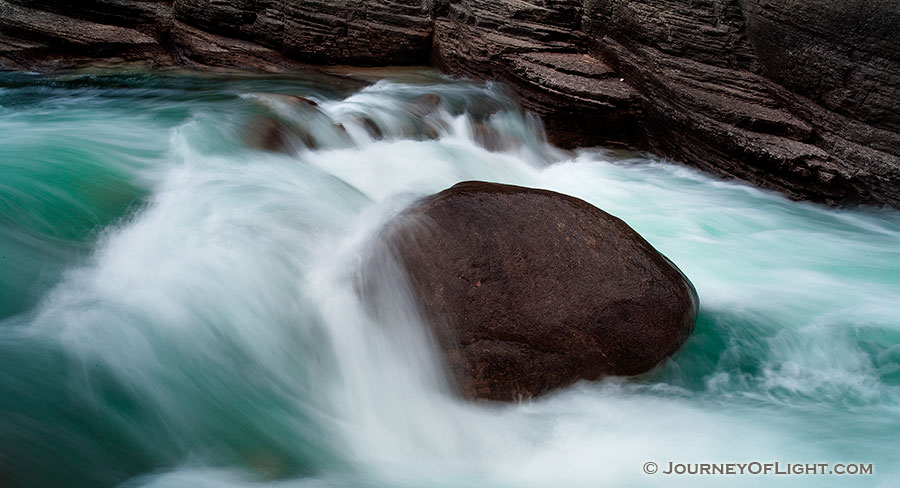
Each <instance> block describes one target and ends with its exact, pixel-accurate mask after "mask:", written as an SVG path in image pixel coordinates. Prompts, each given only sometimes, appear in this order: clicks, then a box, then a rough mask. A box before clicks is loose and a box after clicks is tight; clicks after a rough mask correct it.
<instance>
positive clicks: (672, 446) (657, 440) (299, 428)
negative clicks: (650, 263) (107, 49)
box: [9, 82, 900, 487]
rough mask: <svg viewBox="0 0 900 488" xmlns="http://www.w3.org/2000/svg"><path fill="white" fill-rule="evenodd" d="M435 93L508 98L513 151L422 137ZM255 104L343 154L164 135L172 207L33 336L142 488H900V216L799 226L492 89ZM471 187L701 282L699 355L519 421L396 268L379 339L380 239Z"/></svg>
mask: <svg viewBox="0 0 900 488" xmlns="http://www.w3.org/2000/svg"><path fill="white" fill-rule="evenodd" d="M417 93H438V94H440V95H441V96H442V98H443V99H444V100H445V103H446V104H447V105H452V104H453V100H463V101H464V100H466V99H468V98H471V97H474V96H488V97H492V98H493V99H495V100H498V102H497V103H500V104H502V105H503V106H504V107H505V109H506V110H505V111H502V112H499V113H498V114H495V115H494V116H493V117H494V118H493V119H491V124H492V125H493V126H494V127H496V128H497V129H498V130H499V131H500V132H501V133H502V134H503V137H504V138H505V140H512V141H514V142H513V143H512V144H510V149H509V150H508V151H506V152H489V151H487V150H485V149H483V148H481V147H480V146H479V145H478V144H476V143H475V142H474V141H473V140H472V134H471V126H470V119H468V118H467V117H466V116H465V115H455V116H454V115H451V112H450V111H449V110H447V109H446V106H442V107H441V108H440V109H439V110H438V112H437V113H435V114H432V115H429V116H428V117H430V119H429V120H428V121H427V122H428V123H431V124H432V125H433V126H434V127H436V128H437V130H438V131H439V133H440V138H439V139H438V140H413V139H410V138H408V137H403V136H402V134H404V133H405V132H404V131H406V130H407V129H406V128H405V127H406V126H405V125H404V124H407V125H408V124H409V123H410V122H409V120H410V119H409V114H408V112H404V110H403V107H404V105H403V100H408V99H409V98H410V94H413V95H414V94H417ZM240 95H241V96H242V98H241V100H244V101H245V102H246V103H248V104H256V105H259V104H260V103H262V104H263V105H264V106H265V107H267V108H266V109H267V110H271V111H273V112H274V113H278V114H281V115H282V116H284V117H296V119H297V120H298V121H302V122H304V123H305V122H307V121H308V122H309V124H310V125H311V126H312V127H313V128H314V133H315V134H317V135H318V136H319V137H320V141H322V147H321V148H319V149H317V150H305V149H303V150H300V151H298V152H297V153H296V154H291V155H282V154H273V153H266V152H263V151H257V150H252V149H247V148H237V149H235V148H231V147H228V146H227V145H226V146H225V149H223V144H226V143H224V142H223V141H224V140H226V139H229V138H233V134H232V133H231V132H229V131H230V130H231V129H232V128H233V127H232V126H230V125H228V124H224V125H223V124H222V123H221V119H220V112H217V111H216V110H211V109H209V108H208V107H199V108H196V109H195V110H193V112H192V114H193V115H192V116H191V117H190V118H189V119H187V120H186V121H185V122H183V123H180V124H178V125H177V126H175V127H172V128H167V129H165V130H166V131H167V132H166V134H167V142H166V145H167V146H166V150H165V151H164V154H163V155H162V156H161V158H159V159H158V160H157V161H155V162H154V163H153V164H143V165H142V164H138V165H135V166H132V167H131V169H129V171H132V174H133V178H134V179H135V180H136V181H141V182H145V183H144V184H146V185H147V187H148V188H149V194H150V196H149V197H148V199H147V201H146V202H145V204H144V205H143V206H141V207H140V208H138V209H137V210H136V211H135V212H134V213H133V215H131V216H129V217H127V218H125V219H124V220H123V221H121V222H119V223H118V224H116V225H113V226H111V227H109V228H107V229H106V230H105V231H104V233H103V235H102V237H101V238H100V239H99V241H98V243H97V244H96V246H95V248H94V250H93V251H92V253H91V254H90V257H89V258H87V260H86V261H85V262H83V263H81V264H80V265H78V266H75V267H73V268H71V269H70V270H69V271H67V272H66V273H65V274H64V276H63V277H62V278H61V280H60V281H59V283H58V284H57V285H56V286H55V287H53V288H52V290H50V291H48V292H47V293H46V294H45V295H44V296H42V297H41V299H40V300H39V302H38V304H37V305H36V306H35V308H34V309H33V310H32V311H31V312H29V313H28V314H24V315H22V316H20V317H17V318H16V317H14V318H13V319H9V320H12V321H13V322H15V327H14V331H15V335H14V337H20V336H22V337H27V338H28V340H33V341H37V342H49V343H51V344H54V345H56V346H58V347H60V349H61V350H62V351H63V352H64V354H65V355H66V356H67V357H72V358H74V359H73V361H74V363H73V364H75V365H77V366H76V367H73V368H71V369H69V370H68V371H67V372H66V374H65V378H63V379H60V383H61V384H63V385H66V386H65V388H70V389H72V390H74V391H76V392H77V393H75V394H76V395H77V396H78V398H79V399H80V400H79V402H82V403H84V404H86V405H89V407H86V408H87V411H89V414H88V415H96V416H98V418H102V419H103V420H102V422H104V423H105V424H106V425H108V426H109V428H110V429H111V430H112V431H114V432H115V436H118V437H116V438H118V439H121V442H122V445H123V446H127V448H128V449H135V450H139V451H140V452H142V453H145V454H144V456H145V457H146V458H147V459H152V460H153V461H152V462H151V464H154V465H155V468H154V469H150V470H148V471H147V472H145V474H142V475H138V476H136V477H131V478H130V479H129V480H128V481H126V482H125V484H126V485H128V486H165V487H169V486H185V487H187V486H191V487H195V486H210V487H213V486H217V487H218V486H278V487H281V486H301V487H318V486H373V487H374V486H379V487H380V486H404V487H406V486H409V487H412V486H417V487H418V486H446V487H460V486H510V487H522V486H585V487H587V486H591V487H596V486H722V485H723V484H727V485H728V486H760V485H762V484H765V485H778V486H883V487H888V486H896V485H897V484H898V483H900V466H898V462H897V459H900V457H898V455H900V447H898V446H900V443H897V442H896V441H897V440H898V439H900V403H898V400H900V314H898V305H897V303H898V300H897V299H898V297H900V220H898V214H897V213H896V212H893V211H880V210H857V211H848V210H833V209H826V208H823V207H819V206H815V205H809V204H801V203H793V202H789V201H787V200H785V199H783V198H782V197H780V196H778V195H774V194H770V193H767V192H762V191H759V190H756V189H752V188H749V187H746V186H742V185H739V184H735V183H727V182H722V181H719V180H717V179H714V178H711V177H709V176H705V175H702V174H700V173H698V172H695V171H693V170H690V169H686V168H684V167H681V166H677V165H672V164H665V163H662V162H658V161H656V160H653V159H650V158H646V157H642V156H621V155H618V156H617V155H616V154H615V153H610V152H605V151H602V150H585V151H580V152H578V153H566V152H563V151H560V150H558V149H555V148H552V147H550V146H547V145H546V144H545V143H544V142H543V141H542V139H541V133H540V128H539V125H537V124H536V123H535V121H534V120H531V119H529V118H527V117H523V116H522V115H521V114H520V113H519V112H518V111H516V110H515V108H514V106H513V105H512V104H511V103H510V102H509V101H508V99H506V98H504V97H503V95H502V93H500V92H499V91H497V89H496V88H495V87H479V86H472V85H468V84H445V85H437V86H430V87H422V86H418V85H406V84H402V83H386V82H382V83H379V84H377V85H375V86H373V87H370V88H367V89H364V90H363V91H361V92H359V93H356V94H354V95H352V96H350V97H348V98H334V99H329V98H326V97H321V98H319V99H317V101H318V102H319V104H320V108H321V110H322V112H323V114H321V117H322V118H321V119H311V118H307V116H306V115H304V114H303V113H298V112H296V111H294V112H292V110H293V109H292V107H291V106H290V105H289V104H287V103H285V102H284V101H283V100H279V99H278V98H268V97H266V96H262V95H259V94H258V93H256V92H251V91H246V92H241V93H240ZM448 100H449V102H447V101H448ZM359 113H363V114H367V115H368V116H369V117H371V118H372V119H373V120H375V121H376V122H377V123H378V124H379V125H380V126H381V127H382V128H383V130H384V132H385V134H386V137H385V139H384V140H381V141H375V140H373V139H371V138H370V137H369V136H368V135H367V132H366V131H365V129H364V128H363V127H362V126H361V125H360V124H359V123H357V122H355V121H354V119H353V115H354V114H359ZM318 116H319V115H316V117H318ZM332 121H340V122H342V123H343V124H344V126H345V127H346V129H347V134H348V136H347V137H345V136H344V135H342V133H341V132H340V131H337V130H334V129H333V126H332V125H331V124H332ZM316 124H318V125H316ZM471 179H478V180H487V181H498V182H504V183H511V184H517V185H524V186H532V187H540V188H547V189H551V190H555V191H559V192H562V193H566V194H570V195H574V196H577V197H580V198H583V199H585V200H587V201H589V202H591V203H593V204H595V205H597V206H598V207H600V208H602V209H604V210H606V211H608V212H610V213H612V214H614V215H617V216H619V217H621V218H623V219H624V220H625V221H626V222H628V223H629V224H630V225H631V226H632V227H634V228H635V229H636V230H638V231H639V232H640V233H641V234H642V235H644V236H645V237H646V238H647V239H648V241H650V242H651V243H652V244H653V245H654V246H656V247H657V249H659V250H660V251H661V252H663V253H664V254H666V255H667V256H668V257H669V258H671V259H672V260H673V261H674V262H675V263H677V264H678V266H679V267H680V268H681V269H682V270H683V271H684V272H685V274H686V275H687V276H688V277H689V278H690V279H691V280H692V281H693V283H694V284H695V286H696V288H697V290H698V293H699V295H700V297H701V307H702V309H701V318H700V320H699V322H698V325H697V331H696V333H695V334H694V336H693V337H692V338H691V340H690V341H689V342H688V344H687V345H686V346H685V348H684V349H683V350H682V351H681V352H679V354H677V355H676V356H675V358H674V359H673V360H672V361H670V362H669V363H667V364H666V365H664V367H662V368H660V369H659V370H657V371H655V372H654V373H652V374H650V375H647V376H645V377H642V378H636V379H610V380H607V381H603V382H598V383H582V384H579V385H576V386H574V387H572V388H568V389H565V390H562V391H560V392H558V393H556V394H553V395H549V396H547V397H543V398H540V399H537V400H534V401H528V402H525V403H522V404H517V405H491V404H473V403H467V402H464V401H461V400H458V399H456V398H455V397H454V396H453V395H452V392H450V391H448V389H447V387H446V385H445V384H444V382H443V373H442V371H441V368H440V362H439V358H438V356H437V355H436V354H434V350H433V346H432V345H431V343H430V339H429V337H428V336H427V335H426V334H425V333H424V332H423V331H425V330H426V328H425V327H423V326H422V324H421V321H420V319H419V318H418V317H417V316H416V314H415V313H414V307H413V306H412V305H411V302H410V299H409V296H408V294H407V293H405V291H404V287H405V284H404V281H403V277H402V276H401V275H400V274H399V273H397V272H391V268H390V266H384V267H382V268H379V269H381V271H382V272H383V274H382V275H381V277H380V278H381V281H380V283H381V285H382V286H384V287H387V288H390V289H391V290H392V291H393V293H392V294H391V297H392V298H393V300H394V302H393V306H392V307H391V308H390V310H388V311H387V312H386V313H385V314H384V316H379V317H377V318H373V317H372V316H370V315H369V313H367V311H366V308H365V306H364V305H363V304H362V303H361V301H360V299H359V298H358V296H357V292H356V289H357V288H356V286H357V278H358V275H359V273H360V272H361V267H362V266H365V265H366V263H367V262H368V259H367V258H369V257H370V256H369V251H370V249H371V243H370V241H371V239H372V238H373V236H374V235H375V234H376V233H377V230H378V229H379V227H380V225H381V224H382V223H383V222H385V221H386V220H387V219H389V218H391V216H392V215H393V214H394V213H396V212H397V211H398V210H400V209H401V208H403V206H404V205H406V204H408V203H409V202H411V201H412V200H413V199H415V198H417V197H420V196H423V195H427V194H431V193H434V192H437V191H440V190H442V189H444V188H447V187H449V186H451V185H453V184H454V183H457V182H459V181H464V180H471ZM101 378H102V379H101ZM109 384H114V385H115V386H114V387H112V386H109ZM111 390H115V391H116V392H117V393H110V391H111ZM122 397H124V398H127V399H128V400H122ZM129 402H130V403H129ZM131 403H133V404H134V405H132V406H130V407H128V406H127V405H131ZM123 404H125V405H126V407H123ZM43 421H44V422H50V423H52V421H51V420H47V419H44V420H43ZM72 435H75V434H72ZM78 435H82V436H85V434H83V433H80V434H78ZM104 442H105V441H104ZM76 443H79V444H83V445H86V444H90V443H91V439H90V438H89V437H87V436H85V437H83V438H78V439H77V440H76ZM42 449H44V450H42ZM45 449H46V448H42V447H34V448H33V449H32V451H31V452H33V454H34V455H35V456H49V454H48V453H47V452H46V450H45ZM104 452H105V451H104ZM647 461H654V462H657V463H658V464H659V465H660V469H665V466H666V465H667V464H668V461H674V462H683V463H711V462H738V463H746V462H750V461H760V462H774V461H779V462H781V463H782V464H784V463H818V462H831V463H837V462H861V463H874V464H875V473H876V474H875V475H874V476H856V477H853V476H843V477H841V476H827V475H826V476H749V475H747V476H727V477H722V476H666V475H662V474H656V475H647V474H645V473H644V472H643V470H642V466H643V465H644V463H645V462H647ZM48 462H49V460H48ZM97 469H109V470H113V468H109V467H98V468H97ZM113 471H114V470H113ZM110 479H114V476H112V475H111V477H110Z"/></svg>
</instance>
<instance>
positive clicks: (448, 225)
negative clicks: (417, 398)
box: [385, 182, 698, 400]
mask: <svg viewBox="0 0 900 488" xmlns="http://www.w3.org/2000/svg"><path fill="white" fill-rule="evenodd" d="M385 239H386V241H385V242H387V243H388V244H389V246H388V247H389V248H390V249H392V252H393V254H394V258H395V259H396V260H397V261H398V262H399V264H400V265H401V268H402V269H405V271H406V273H407V275H408V277H409V281H410V286H411V289H412V291H413V295H414V296H415V297H416V298H417V299H418V302H419V304H420V305H421V308H422V312H423V315H424V317H425V318H426V320H427V321H428V323H429V324H430V325H431V327H432V329H433V331H434V334H435V337H436V339H437V342H438V344H439V346H440V348H441V349H442V350H443V351H444V352H445V353H446V359H447V362H448V366H449V370H450V372H451V374H452V376H453V377H454V379H455V380H456V384H457V386H458V387H459V389H460V391H461V393H462V394H463V395H464V396H466V397H469V398H486V399H492V400H516V399H519V398H527V397H531V396H535V395H540V394H542V393H545V392H548V391H550V390H552V389H554V388H558V387H562V386H566V385H569V384H571V383H573V382H575V381H577V380H579V379H596V378H598V377H600V376H602V375H635V374H639V373H643V372H646V371H648V370H650V369H652V368H653V367H654V366H656V365H657V364H659V363H660V362H661V361H662V360H663V359H665V358H666V357H667V356H669V355H670V354H672V353H673V352H675V350H677V349H678V347H679V346H680V345H681V344H682V343H683V342H684V341H685V339H686V338H687V337H688V335H689V334H690V333H691V331H692V330H693V325H694V320H695V318H696V315H697V304H698V300H697V295H696V292H695V291H694V288H693V286H692V285H691V283H690V282H689V281H688V280H687V278H686V277H685V276H684V275H683V274H682V273H681V272H680V271H679V270H678V268H677V267H675V265H674V264H673V263H672V262H671V261H669V260H668V259H666V257H665V256H663V255H662V254H660V253H659V252H657V251H656V250H655V249H654V248H653V247H652V246H651V245H650V244H648V243H647V241H645V240H644V239H643V238H641V236H640V235H638V234H637V232H635V231H634V230H632V229H631V228H630V227H628V225H627V224H625V222H623V221H621V220H620V219H618V218H616V217H613V216H612V215H609V214H608V213H606V212H604V211H602V210H600V209H598V208H596V207H594V206H592V205H590V204H589V203H587V202H585V201H583V200H579V199H577V198H574V197H570V196H566V195H562V194H559V193H554V192H551V191H545V190H536V189H531V188H523V187H517V186H509V185H500V184H494V183H484V182H465V183H460V184H457V185H455V186H453V187H452V188H449V189H447V190H444V191H442V192H440V193H438V194H436V195H434V196H431V197H429V198H426V199H424V200H422V201H420V202H418V203H417V204H415V205H414V206H413V207H412V208H410V209H409V210H407V211H406V212H404V213H403V214H401V216H400V217H399V218H398V219H397V220H396V221H395V222H394V223H393V224H392V225H390V226H389V228H388V229H387V230H386V233H385Z"/></svg>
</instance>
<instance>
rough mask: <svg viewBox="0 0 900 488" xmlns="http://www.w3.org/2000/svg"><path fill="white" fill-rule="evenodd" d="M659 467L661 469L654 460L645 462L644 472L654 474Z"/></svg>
mask: <svg viewBox="0 0 900 488" xmlns="http://www.w3.org/2000/svg"><path fill="white" fill-rule="evenodd" d="M657 469H659V466H657V465H656V463H654V462H653V461H650V462H648V463H644V472H645V473H647V474H653V473H655V472H656V470H657Z"/></svg>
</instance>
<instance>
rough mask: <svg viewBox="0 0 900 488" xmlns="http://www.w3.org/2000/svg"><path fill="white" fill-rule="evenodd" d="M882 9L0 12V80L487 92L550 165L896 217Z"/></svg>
mask: <svg viewBox="0 0 900 488" xmlns="http://www.w3.org/2000/svg"><path fill="white" fill-rule="evenodd" d="M898 30H900V9H898V8H897V5H896V1H895V0H864V1H858V0H786V1H782V2H770V1H767V0H698V1H692V2H684V1H681V0H456V1H452V2H451V1H448V0H373V1H369V0H351V1H344V0H341V1H337V0H314V1H304V2H276V1H274V0H175V1H154V0H83V1H80V2H70V3H60V2H56V1H52V0H0V69H3V68H5V69H20V70H39V69H53V68H66V67H72V66H78V65H82V64H85V63H87V62H90V61H92V60H96V59H112V60H126V61H145V62H149V63H150V64H151V65H153V66H173V65H183V66H190V67H195V68H197V67H212V68H235V67H236V68H240V69H251V70H260V71H269V72H284V71H290V70H297V69H304V70H308V69H310V68H311V66H310V65H309V64H307V63H316V64H349V65H360V66H362V65H364V66H370V65H389V64H425V63H429V62H430V63H431V64H433V65H435V66H437V67H439V68H441V69H442V70H444V71H446V72H448V73H451V74H456V75H462V76H468V77H474V78H482V79H498V80H501V81H504V82H506V83H507V84H508V85H509V86H511V87H512V88H513V89H514V90H515V91H516V92H517V93H518V95H519V96H520V99H521V103H522V105H523V106H524V107H525V108H526V109H528V110H531V111H534V112H535V113H537V114H538V115H540V116H542V117H543V119H544V120H545V123H546V126H547V129H548V133H549V136H550V138H551V140H552V141H553V142H555V143H557V144H559V145H562V146H565V147H574V146H586V145H597V144H620V145H626V146H631V147H635V148H638V149H647V150H651V151H654V152H656V153H658V154H660V155H662V156H665V157H668V158H671V159H673V160H677V161H681V162H684V163H687V164H690V165H693V166H697V167H699V168H702V169H704V170H707V171H711V172H714V173H717V174H720V175H722V176H725V177H728V178H736V179H740V180H743V181H747V182H750V183H752V184H755V185H758V186H761V187H765V188H771V189H775V190H778V191H781V192H783V193H785V194H786V195H788V196H790V197H792V198H797V199H811V200H815V201H820V202H826V203H830V204H856V203H868V204H876V205H888V206H892V207H896V208H900V43H898V42H897V36H896V33H897V32H898Z"/></svg>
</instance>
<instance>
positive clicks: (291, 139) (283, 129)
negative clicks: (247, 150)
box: [244, 115, 318, 154]
mask: <svg viewBox="0 0 900 488" xmlns="http://www.w3.org/2000/svg"><path fill="white" fill-rule="evenodd" d="M244 143H245V144H247V146H248V147H252V148H254V149H262V150H264V151H271V152H280V153H284V154H292V153H293V152H294V151H295V150H296V149H299V148H301V147H308V148H310V149H315V148H316V147H318V144H317V143H316V140H315V138H314V137H313V136H312V134H309V133H308V132H307V131H305V130H303V129H302V128H292V127H289V126H288V125H287V124H285V123H284V122H282V121H280V120H278V119H276V118H274V117H270V116H268V115H257V116H256V117H254V118H253V120H252V121H250V124H249V125H248V127H247V130H246V132H245V133H244Z"/></svg>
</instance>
